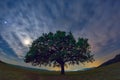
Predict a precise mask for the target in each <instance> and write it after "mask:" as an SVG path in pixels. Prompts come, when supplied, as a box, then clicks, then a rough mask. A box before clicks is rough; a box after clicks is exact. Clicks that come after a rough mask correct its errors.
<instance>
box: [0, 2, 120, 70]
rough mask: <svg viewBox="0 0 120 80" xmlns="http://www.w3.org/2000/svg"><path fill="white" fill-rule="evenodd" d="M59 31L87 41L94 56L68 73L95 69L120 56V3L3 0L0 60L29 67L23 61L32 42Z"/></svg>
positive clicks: (0, 3)
mask: <svg viewBox="0 0 120 80" xmlns="http://www.w3.org/2000/svg"><path fill="white" fill-rule="evenodd" d="M56 30H62V31H66V32H69V31H71V32H72V33H73V34H74V36H75V38H76V39H77V38H78V37H84V38H88V39H89V43H90V45H91V51H92V54H94V55H95V56H94V57H95V60H96V61H95V62H94V63H92V64H91V63H89V64H86V65H79V66H69V67H68V68H67V70H78V69H82V68H86V67H96V66H98V65H100V64H101V63H103V62H104V61H106V60H109V59H111V58H112V57H114V56H115V55H116V54H119V53H120V0H0V60H2V61H4V62H7V63H12V64H17V65H22V66H30V65H29V64H26V63H24V62H23V58H24V56H25V54H26V53H27V51H28V47H29V46H30V44H31V43H32V41H33V40H35V39H36V38H38V37H39V36H41V34H42V33H48V32H50V31H51V32H56ZM42 68H44V69H53V68H49V67H47V68H46V67H44V66H43V67H42ZM56 70H57V68H56Z"/></svg>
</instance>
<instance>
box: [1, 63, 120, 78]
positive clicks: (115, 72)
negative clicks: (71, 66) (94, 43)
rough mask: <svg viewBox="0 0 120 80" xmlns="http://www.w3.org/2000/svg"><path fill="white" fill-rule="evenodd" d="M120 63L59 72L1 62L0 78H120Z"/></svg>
mask: <svg viewBox="0 0 120 80" xmlns="http://www.w3.org/2000/svg"><path fill="white" fill-rule="evenodd" d="M119 67H120V63H116V64H112V65H109V66H106V67H100V68H96V69H93V70H89V71H77V72H66V75H60V73H59V72H49V71H39V70H29V69H23V68H19V67H15V66H11V65H8V64H3V63H0V80H120V68H119Z"/></svg>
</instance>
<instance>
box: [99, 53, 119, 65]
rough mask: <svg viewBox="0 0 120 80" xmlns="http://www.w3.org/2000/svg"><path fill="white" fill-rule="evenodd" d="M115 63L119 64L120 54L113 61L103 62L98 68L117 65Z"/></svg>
mask: <svg viewBox="0 0 120 80" xmlns="http://www.w3.org/2000/svg"><path fill="white" fill-rule="evenodd" d="M117 62H120V54H118V55H116V56H115V57H114V58H113V59H111V60H108V61H107V62H104V63H103V64H101V65H100V66H99V67H101V66H106V65H110V64H113V63H117Z"/></svg>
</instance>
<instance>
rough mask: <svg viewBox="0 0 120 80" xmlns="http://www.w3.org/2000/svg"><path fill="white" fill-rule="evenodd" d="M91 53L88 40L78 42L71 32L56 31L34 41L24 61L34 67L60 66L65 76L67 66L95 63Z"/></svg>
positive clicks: (79, 39)
mask: <svg viewBox="0 0 120 80" xmlns="http://www.w3.org/2000/svg"><path fill="white" fill-rule="evenodd" d="M90 53H91V52H90V45H89V43H88V39H86V38H78V39H77V40H76V39H75V38H74V36H73V34H72V33H71V32H69V33H66V32H64V31H56V33H52V32H49V33H44V34H42V36H40V37H39V38H38V39H36V40H34V41H33V43H32V45H31V47H30V48H29V51H28V53H27V54H26V56H25V60H24V61H25V62H26V63H32V65H34V66H37V65H40V66H41V65H45V66H51V65H53V67H55V66H59V67H61V74H64V73H65V72H64V66H65V65H74V64H77V65H79V63H84V62H93V61H94V58H93V55H91V54H90ZM66 63H67V64H66Z"/></svg>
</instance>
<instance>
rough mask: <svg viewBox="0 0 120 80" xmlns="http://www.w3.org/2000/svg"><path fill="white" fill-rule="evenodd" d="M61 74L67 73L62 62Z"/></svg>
mask: <svg viewBox="0 0 120 80" xmlns="http://www.w3.org/2000/svg"><path fill="white" fill-rule="evenodd" d="M61 74H62V75H64V74H65V69H64V64H61Z"/></svg>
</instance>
